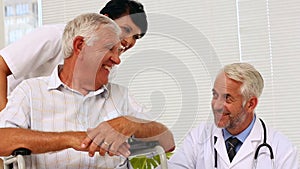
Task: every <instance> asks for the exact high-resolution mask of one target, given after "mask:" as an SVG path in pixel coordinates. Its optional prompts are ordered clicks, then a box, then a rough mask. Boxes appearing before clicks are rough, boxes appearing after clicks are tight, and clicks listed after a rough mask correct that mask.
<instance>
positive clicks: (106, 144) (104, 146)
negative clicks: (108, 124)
mask: <svg viewBox="0 0 300 169" xmlns="http://www.w3.org/2000/svg"><path fill="white" fill-rule="evenodd" d="M100 147H101V149H103V150H105V151H108V150H109V148H110V143H108V142H106V141H103V142H102V144H101V146H100Z"/></svg>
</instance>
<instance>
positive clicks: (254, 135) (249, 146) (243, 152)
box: [231, 119, 262, 166]
mask: <svg viewBox="0 0 300 169" xmlns="http://www.w3.org/2000/svg"><path fill="white" fill-rule="evenodd" d="M260 142H262V128H261V125H260V122H259V120H258V119H256V121H255V123H254V126H253V128H252V130H251V132H250V134H249V136H248V137H247V139H246V140H245V142H244V143H243V145H242V146H241V148H240V150H239V151H238V152H237V154H236V155H235V157H234V158H233V160H232V163H231V164H232V166H233V165H235V164H236V163H239V162H240V161H242V160H243V159H245V158H247V157H249V155H250V156H253V158H251V159H254V153H255V150H256V148H257V146H258V145H259V143H260Z"/></svg>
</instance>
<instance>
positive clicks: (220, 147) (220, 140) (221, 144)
mask: <svg viewBox="0 0 300 169" xmlns="http://www.w3.org/2000/svg"><path fill="white" fill-rule="evenodd" d="M214 136H216V137H217V142H216V143H215V145H214V147H215V149H216V150H217V154H218V163H219V160H222V163H223V164H224V163H225V164H226V166H229V165H230V161H229V158H228V155H227V150H226V146H225V141H224V137H223V133H222V129H220V128H217V127H216V129H215V130H214Z"/></svg>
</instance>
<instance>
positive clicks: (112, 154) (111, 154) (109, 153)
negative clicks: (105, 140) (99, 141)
mask: <svg viewBox="0 0 300 169" xmlns="http://www.w3.org/2000/svg"><path fill="white" fill-rule="evenodd" d="M108 155H109V156H114V155H117V154H116V153H114V152H111V151H108Z"/></svg>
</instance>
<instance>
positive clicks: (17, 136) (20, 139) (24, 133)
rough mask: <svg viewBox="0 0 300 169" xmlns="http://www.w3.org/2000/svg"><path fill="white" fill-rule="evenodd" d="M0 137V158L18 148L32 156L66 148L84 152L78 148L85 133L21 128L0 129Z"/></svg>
mask: <svg viewBox="0 0 300 169" xmlns="http://www.w3.org/2000/svg"><path fill="white" fill-rule="evenodd" d="M0 137H1V138H2V139H0V156H8V155H10V154H11V153H12V152H13V151H14V150H15V149H18V148H27V149H29V150H31V152H32V153H33V154H38V153H46V152H51V151H59V150H63V149H67V148H73V149H75V150H79V151H84V150H86V149H84V148H81V147H80V143H81V141H82V140H83V139H84V138H85V137H86V132H40V131H33V130H29V129H22V128H1V129H0Z"/></svg>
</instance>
